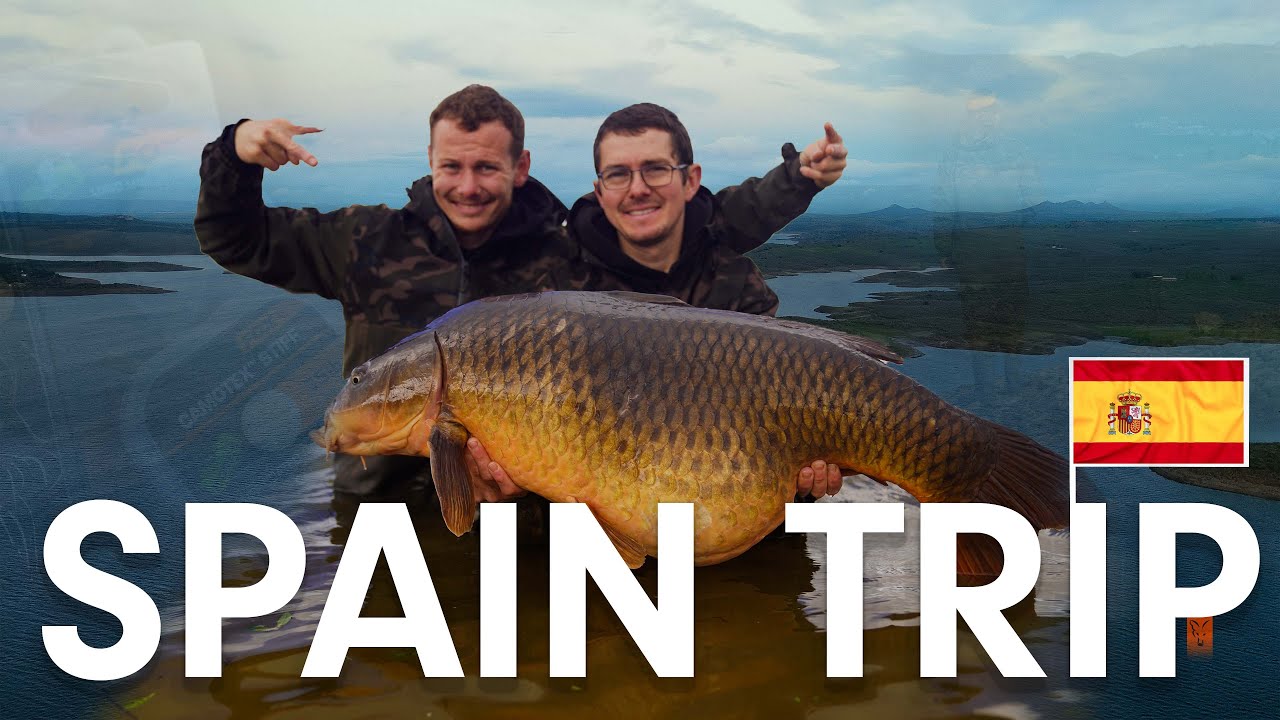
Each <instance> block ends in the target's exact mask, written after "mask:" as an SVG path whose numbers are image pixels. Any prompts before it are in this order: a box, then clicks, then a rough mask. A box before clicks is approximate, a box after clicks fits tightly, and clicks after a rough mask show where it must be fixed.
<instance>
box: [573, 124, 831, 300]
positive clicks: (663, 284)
mask: <svg viewBox="0 0 1280 720" xmlns="http://www.w3.org/2000/svg"><path fill="white" fill-rule="evenodd" d="M782 154H783V163H782V164H781V165H780V166H779V167H778V168H776V169H775V170H773V171H771V172H770V173H769V175H767V176H766V177H765V178H764V179H756V178H751V179H749V180H747V181H745V182H744V183H743V184H742V185H739V186H734V187H731V188H727V189H725V190H722V191H721V192H720V193H719V194H718V195H714V196H713V195H712V194H711V193H710V192H709V191H708V190H706V189H705V188H703V187H702V167H701V166H700V165H698V164H697V163H695V162H694V161H693V146H692V143H691V141H690V139H689V133H688V131H687V130H685V127H684V125H683V124H682V123H681V122H680V120H679V118H677V117H676V116H675V114H674V113H672V112H671V111H670V110H667V109H666V108H664V107H661V106H658V105H654V104H652V103H640V104H637V105H631V106H629V107H625V108H623V109H621V110H618V111H617V112H615V113H613V114H612V115H610V116H609V117H608V118H606V119H605V121H604V123H603V124H602V125H601V126H600V130H599V131H598V132H597V133H596V139H595V145H594V148H593V155H594V158H595V169H596V180H595V184H594V185H595V192H594V193H592V194H590V195H586V196H584V197H582V198H581V199H579V200H578V201H577V203H575V204H574V206H573V209H572V210H571V211H570V212H569V232H570V234H571V235H573V236H574V237H575V238H576V239H577V241H578V243H579V245H581V246H582V248H583V250H584V252H585V255H586V259H587V261H588V262H589V263H591V264H593V265H595V266H597V267H599V268H601V269H603V270H605V271H606V272H605V273H604V275H605V276H606V280H605V281H604V282H606V283H607V282H609V281H612V282H614V283H616V284H617V286H618V287H619V288H622V289H627V290H634V291H636V292H647V293H656V294H661V295H671V296H673V297H677V298H680V299H681V300H684V301H685V302H687V303H689V304H690V305H695V306H698V307H708V308H719V309H724V310H737V311H740V312H747V313H754V314H760V315H772V314H774V313H775V312H777V309H778V297H777V296H776V295H775V294H774V293H773V291H772V290H770V289H769V287H768V285H766V284H765V282H764V277H763V276H762V275H761V274H760V271H759V270H758V269H757V268H756V266H755V264H754V263H752V262H751V260H750V259H748V258H746V257H744V256H743V255H742V253H744V252H746V251H748V250H751V249H753V248H755V247H758V246H759V245H760V244H761V243H762V242H763V240H764V239H767V238H768V236H769V235H772V234H773V233H774V232H777V231H778V230H781V229H782V228H783V227H784V226H785V225H786V224H787V223H789V222H791V221H792V220H794V219H795V218H796V217H797V216H798V215H800V214H801V213H803V212H804V210H805V209H807V208H808V205H809V201H810V200H811V199H812V198H813V196H814V195H816V194H817V192H818V191H819V190H821V189H822V188H824V187H827V186H828V185H830V184H831V183H834V182H835V181H836V180H837V179H839V177H840V174H841V173H842V172H843V171H844V166H845V162H846V160H845V158H846V156H847V154H848V153H847V151H846V150H845V147H844V145H843V142H842V141H841V139H840V136H839V135H838V134H837V133H836V132H835V129H834V128H832V127H831V125H830V123H828V124H827V125H826V128H825V137H824V138H822V139H820V140H817V141H815V142H814V143H813V144H811V145H810V146H809V147H808V148H806V149H805V151H804V152H801V153H797V152H796V151H795V148H794V147H792V146H791V145H790V144H787V145H786V146H784V147H783V150H782ZM806 178H807V179H806ZM797 210H798V211H797ZM592 289H606V288H604V287H599V288H592Z"/></svg>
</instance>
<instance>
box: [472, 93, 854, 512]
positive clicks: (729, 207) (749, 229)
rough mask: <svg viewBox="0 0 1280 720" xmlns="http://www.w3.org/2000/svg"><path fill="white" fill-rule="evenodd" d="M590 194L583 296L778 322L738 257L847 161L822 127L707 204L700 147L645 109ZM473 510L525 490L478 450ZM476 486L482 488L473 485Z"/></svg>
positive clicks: (580, 215) (582, 207)
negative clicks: (630, 297)
mask: <svg viewBox="0 0 1280 720" xmlns="http://www.w3.org/2000/svg"><path fill="white" fill-rule="evenodd" d="M593 155H594V156H595V169H596V181H595V183H594V185H595V192H594V193H592V194H588V195H584V196H583V197H582V198H580V199H579V200H578V201H577V202H576V203H574V206H573V209H572V210H570V212H569V233H570V235H571V236H573V237H574V238H575V239H576V240H577V242H578V245H579V246H580V248H581V252H582V256H583V260H584V261H585V262H586V263H587V264H589V265H590V266H592V268H593V270H594V272H593V273H592V274H591V279H590V280H589V286H588V287H586V288H585V289H588V290H631V291H635V292H643V293H653V294H657V295H669V296H672V297H676V298H679V299H681V300H683V301H685V302H686V303H689V304H690V305H694V306H696V307H705V308H715V309H721V310H736V311H738V312H746V313H754V314H758V315H773V314H774V313H776V312H777V310H778V296H777V295H775V294H774V292H773V291H772V290H770V289H769V286H768V285H767V284H765V280H764V276H763V275H761V274H760V270H759V268H757V267H756V266H755V263H753V262H752V261H751V259H750V258H747V257H745V256H743V255H742V253H743V252H746V251H748V250H751V249H753V248H756V247H759V246H760V245H761V244H762V243H763V242H764V241H765V240H766V239H768V237H769V236H770V235H772V234H773V233H775V232H777V231H778V230H781V229H782V228H783V227H784V226H786V224H787V223H789V222H791V221H792V220H794V219H795V218H796V217H798V216H799V215H800V214H802V213H803V212H804V211H805V210H806V209H807V208H808V205H809V201H810V200H811V199H812V198H813V196H814V195H816V194H817V193H818V191H819V190H821V189H823V188H825V187H827V186H829V185H831V184H832V183H834V182H835V181H836V180H838V179H839V178H840V175H841V174H842V173H843V172H844V167H845V164H846V158H847V156H848V151H847V150H846V149H845V147H844V144H843V141H842V140H841V139H840V135H839V134H837V133H836V131H835V128H833V127H832V126H831V124H830V123H827V125H826V127H825V135H824V137H823V138H821V139H819V140H815V141H814V142H813V143H812V144H810V145H809V146H808V147H806V148H805V149H804V151H803V152H800V153H797V152H796V150H795V148H794V147H793V146H792V145H791V144H790V143H788V144H786V145H785V146H783V148H782V155H783V163H782V164H781V165H780V166H778V167H777V168H775V169H774V170H772V171H770V172H769V174H767V175H766V176H765V177H764V178H763V179H759V178H750V179H748V180H746V181H745V182H743V183H742V185H739V186H733V187H730V188H726V189H725V190H722V191H720V193H718V194H716V195H712V194H711V192H710V191H708V190H707V189H706V188H704V187H702V167H701V166H700V165H698V164H697V163H695V162H694V161H693V144H692V141H691V140H690V139H689V133H688V131H687V130H686V129H685V127H684V125H683V124H682V123H681V122H680V119H679V118H677V117H676V116H675V114H674V113H672V112H671V111H670V110H667V109H666V108H664V107H661V106H659V105H654V104H652V103H639V104H636V105H631V106H629V107H625V108H623V109H621V110H618V111H617V112H614V113H613V114H612V115H610V116H609V117H608V118H606V119H605V121H604V123H603V124H602V125H601V126H600V129H599V131H598V132H597V133H596V139H595V146H594V149H593ZM471 454H472V456H473V459H474V460H475V461H476V462H475V466H474V467H473V469H474V470H475V471H476V473H475V475H476V476H475V477H473V489H474V490H475V494H476V496H477V498H479V499H481V500H486V501H493V500H502V499H506V498H509V497H513V496H516V495H519V494H520V493H521V491H520V489H519V488H518V487H516V485H515V484H514V483H513V482H511V480H510V478H509V477H508V476H507V474H506V472H505V471H504V470H503V469H502V467H501V466H499V465H498V464H497V463H494V462H492V461H491V460H490V459H489V457H488V454H487V453H486V452H485V450H484V448H483V447H482V446H481V445H480V444H479V442H478V441H476V440H474V439H473V440H471ZM477 481H478V482H477ZM842 484H843V479H842V478H841V476H840V469H839V468H838V467H837V466H835V465H828V464H827V463H825V462H823V461H821V460H818V461H815V462H814V463H813V464H812V465H810V466H808V467H805V468H803V469H802V470H801V471H800V474H799V476H798V482H797V491H798V494H799V495H800V496H802V497H803V496H806V495H812V496H813V497H821V496H823V495H834V494H836V493H837V492H838V491H839V489H840V487H841V485H842Z"/></svg>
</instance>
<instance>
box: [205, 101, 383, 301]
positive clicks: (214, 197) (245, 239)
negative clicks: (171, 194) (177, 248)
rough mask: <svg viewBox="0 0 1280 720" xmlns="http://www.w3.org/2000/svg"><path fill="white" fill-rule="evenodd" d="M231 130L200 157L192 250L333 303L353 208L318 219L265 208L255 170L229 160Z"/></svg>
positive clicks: (312, 213)
mask: <svg viewBox="0 0 1280 720" xmlns="http://www.w3.org/2000/svg"><path fill="white" fill-rule="evenodd" d="M240 122H244V121H243V120H241V121H240ZM238 126H239V123H236V124H233V125H228V126H227V128H226V129H225V130H224V131H223V133H222V136H221V137H219V138H218V139H217V140H214V141H213V142H211V143H209V144H208V145H206V146H205V148H204V154H203V156H202V157H201V162H200V199H199V202H198V204H197V206H196V219H195V230H196V239H197V240H199V242H200V250H201V251H202V252H204V253H205V254H206V255H208V256H209V257H211V258H213V260H214V261H215V262H217V263H218V264H219V265H221V266H222V267H224V268H226V269H227V270H230V271H231V272H234V273H236V274H238V275H244V276H246V277H251V278H254V279H256V280H261V281H262V282H265V283H269V284H271V285H275V286H276V287H280V288H284V289H285V290H289V291H291V292H302V293H315V294H317V295H320V296H322V297H326V298H331V299H333V298H337V297H338V293H339V292H340V291H341V289H342V284H343V279H344V276H345V274H346V269H347V258H348V253H349V250H350V244H351V239H352V237H353V234H354V232H355V231H356V228H357V224H358V220H359V217H358V215H357V213H356V212H355V208H346V209H343V210H337V211H334V212H330V213H321V212H319V211H318V210H315V209H314V208H306V209H302V210H296V209H294V208H269V207H266V205H265V204H264V203H263V202H262V171H263V168H262V167H261V166H258V165H252V164H249V163H246V162H244V161H243V160H241V159H240V158H239V157H237V156H236V152H235V132H236V127H238Z"/></svg>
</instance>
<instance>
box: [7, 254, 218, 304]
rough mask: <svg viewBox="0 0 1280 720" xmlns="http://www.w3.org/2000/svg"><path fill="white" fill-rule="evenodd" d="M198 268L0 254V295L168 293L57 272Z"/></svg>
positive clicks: (158, 289)
mask: <svg viewBox="0 0 1280 720" xmlns="http://www.w3.org/2000/svg"><path fill="white" fill-rule="evenodd" d="M199 269H200V268H195V267H190V266H187V265H175V264H172V263H162V262H128V261H120V260H27V259H22V258H11V257H5V256H3V255H0V297H32V296H46V295H64V296H65V295H118V294H121V293H127V294H156V293H168V292H173V291H172V290H166V289H164V288H156V287H148V286H146V285H134V284H132V283H103V282H100V281H98V280H94V279H92V278H78V277H68V276H66V275H62V274H61V273H62V272H74V273H117V272H178V271H188V270H199Z"/></svg>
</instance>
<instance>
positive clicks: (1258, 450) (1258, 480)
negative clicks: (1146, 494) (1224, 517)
mask: <svg viewBox="0 0 1280 720" xmlns="http://www.w3.org/2000/svg"><path fill="white" fill-rule="evenodd" d="M1151 469H1152V470H1154V471H1155V472H1156V474H1157V475H1162V476H1164V477H1167V478H1169V479H1170V480H1177V481H1178V482H1180V483H1186V484H1188V485H1199V486H1200V487H1207V488H1212V489H1214V490H1225V491H1227V492H1234V493H1244V494H1245V495H1254V496H1256V497H1263V498H1269V499H1271V500H1280V443H1250V444H1249V467H1203V468H1195V467H1156V468H1151Z"/></svg>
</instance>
